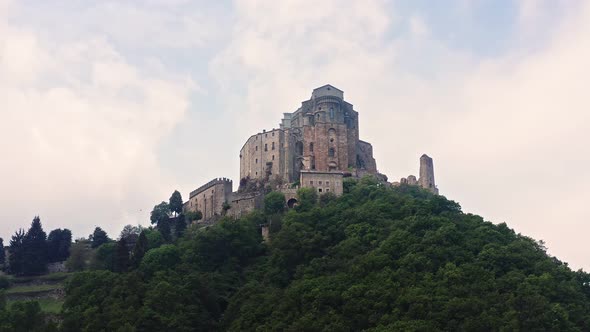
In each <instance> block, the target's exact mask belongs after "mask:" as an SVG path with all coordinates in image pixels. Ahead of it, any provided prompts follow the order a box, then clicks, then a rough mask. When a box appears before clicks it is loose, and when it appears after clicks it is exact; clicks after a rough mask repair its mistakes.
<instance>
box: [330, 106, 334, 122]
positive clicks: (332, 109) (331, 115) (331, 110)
mask: <svg viewBox="0 0 590 332" xmlns="http://www.w3.org/2000/svg"><path fill="white" fill-rule="evenodd" d="M330 120H334V108H333V107H330Z"/></svg>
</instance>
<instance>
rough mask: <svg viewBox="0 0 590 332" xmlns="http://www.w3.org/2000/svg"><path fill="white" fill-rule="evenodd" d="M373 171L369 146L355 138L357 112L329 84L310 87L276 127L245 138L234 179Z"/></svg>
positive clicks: (286, 179) (287, 179)
mask: <svg viewBox="0 0 590 332" xmlns="http://www.w3.org/2000/svg"><path fill="white" fill-rule="evenodd" d="M356 169H359V170H364V171H365V172H366V173H369V174H377V165H376V162H375V159H374V158H373V147H372V146H371V144H369V143H367V142H364V141H361V140H359V134H358V113H357V112H356V111H355V110H354V109H353V106H352V104H350V103H348V102H346V101H344V93H343V92H342V90H339V89H337V88H335V87H333V86H331V85H324V86H322V87H319V88H317V89H315V90H313V92H312V95H311V98H310V99H309V100H306V101H303V102H302V103H301V107H299V109H297V111H295V112H293V113H284V114H283V119H282V121H281V124H280V128H279V129H273V130H270V131H263V132H261V133H258V134H256V135H253V136H251V137H250V138H249V139H248V140H247V141H246V143H245V144H244V146H243V147H242V149H241V151H240V178H250V179H259V180H268V179H269V178H271V177H273V176H278V177H279V178H281V179H282V180H283V181H284V182H295V181H297V180H298V179H299V176H300V172H301V171H318V172H329V171H332V172H334V171H336V172H342V171H350V170H356Z"/></svg>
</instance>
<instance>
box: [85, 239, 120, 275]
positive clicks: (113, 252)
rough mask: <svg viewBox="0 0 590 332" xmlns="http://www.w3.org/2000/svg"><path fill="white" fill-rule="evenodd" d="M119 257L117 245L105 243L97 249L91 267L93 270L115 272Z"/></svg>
mask: <svg viewBox="0 0 590 332" xmlns="http://www.w3.org/2000/svg"><path fill="white" fill-rule="evenodd" d="M116 256H117V243H116V242H108V243H103V244H102V245H101V246H100V247H98V248H96V250H95V251H94V253H93V256H92V259H91V263H90V267H91V268H92V269H93V270H109V271H115V261H116Z"/></svg>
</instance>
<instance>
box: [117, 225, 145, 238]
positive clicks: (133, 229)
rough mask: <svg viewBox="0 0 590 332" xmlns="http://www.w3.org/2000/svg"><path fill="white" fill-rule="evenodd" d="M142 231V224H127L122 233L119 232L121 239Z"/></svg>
mask: <svg viewBox="0 0 590 332" xmlns="http://www.w3.org/2000/svg"><path fill="white" fill-rule="evenodd" d="M141 231H143V227H141V225H137V226H133V225H125V227H123V230H121V234H119V239H123V238H125V239H127V238H129V237H134V236H136V235H137V236H138V235H139V234H140V233H141Z"/></svg>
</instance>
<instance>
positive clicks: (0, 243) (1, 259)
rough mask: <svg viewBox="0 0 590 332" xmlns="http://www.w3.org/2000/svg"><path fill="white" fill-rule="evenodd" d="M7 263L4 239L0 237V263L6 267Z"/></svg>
mask: <svg viewBox="0 0 590 332" xmlns="http://www.w3.org/2000/svg"><path fill="white" fill-rule="evenodd" d="M5 263H6V253H5V252H4V240H3V239H2V238H1V237H0V265H2V268H4V264H5Z"/></svg>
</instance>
